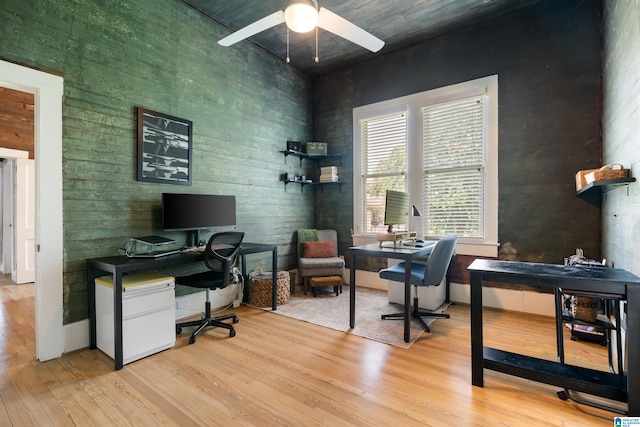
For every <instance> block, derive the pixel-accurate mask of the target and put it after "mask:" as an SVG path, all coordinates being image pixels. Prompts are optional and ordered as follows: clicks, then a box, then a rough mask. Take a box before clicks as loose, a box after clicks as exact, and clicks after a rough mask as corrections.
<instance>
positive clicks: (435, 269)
mask: <svg viewBox="0 0 640 427" xmlns="http://www.w3.org/2000/svg"><path fill="white" fill-rule="evenodd" d="M457 241H458V238H457V237H456V236H446V237H442V238H441V239H440V240H438V242H437V243H436V245H435V246H434V247H433V251H431V255H429V258H428V259H427V268H426V269H425V272H424V285H425V286H438V285H439V284H440V283H441V282H442V279H443V278H444V275H445V274H447V269H448V268H449V263H450V262H451V257H452V256H453V254H454V252H455V250H456V242H457Z"/></svg>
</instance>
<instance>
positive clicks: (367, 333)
mask: <svg viewBox="0 0 640 427" xmlns="http://www.w3.org/2000/svg"><path fill="white" fill-rule="evenodd" d="M445 308H446V307H442V308H441V309H440V310H438V311H439V312H440V311H442V310H443V309H445ZM265 309H267V310H271V309H270V308H265ZM401 311H402V305H398V304H392V303H389V301H388V300H387V292H386V291H381V290H378V289H370V288H360V287H359V288H356V326H355V328H353V329H351V328H349V286H345V287H344V292H343V293H342V294H340V295H338V296H336V295H335V294H334V293H319V294H318V296H317V297H314V296H313V295H312V294H311V292H309V293H308V294H307V295H304V293H303V292H302V290H300V289H296V292H295V293H294V294H292V295H291V297H290V298H289V302H288V303H286V304H283V305H279V306H278V309H277V310H276V311H274V312H273V313H276V314H279V315H282V316H286V317H291V318H294V319H298V320H303V321H305V322H309V323H313V324H316V325H320V326H324V327H327V328H331V329H336V330H338V331H343V332H347V333H350V334H354V335H358V336H361V337H364V338H368V339H371V340H375V341H379V342H382V343H386V344H390V345H394V346H396V347H401V348H405V349H406V348H409V346H411V344H413V343H414V342H415V340H416V339H418V338H419V337H420V336H421V335H422V334H423V333H424V329H423V328H422V326H420V324H419V323H418V322H416V321H415V320H411V335H410V336H411V342H408V343H406V342H404V328H403V324H404V322H403V321H402V319H399V320H395V319H393V320H382V319H381V318H380V316H381V315H382V314H389V313H399V312H401ZM434 320H436V319H425V321H426V323H427V324H431V323H432V322H433V321H434Z"/></svg>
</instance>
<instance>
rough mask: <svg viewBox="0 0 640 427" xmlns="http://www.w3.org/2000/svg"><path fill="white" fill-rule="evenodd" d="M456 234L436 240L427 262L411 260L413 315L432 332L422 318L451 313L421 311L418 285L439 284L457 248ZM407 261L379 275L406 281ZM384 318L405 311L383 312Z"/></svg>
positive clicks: (393, 316)
mask: <svg viewBox="0 0 640 427" xmlns="http://www.w3.org/2000/svg"><path fill="white" fill-rule="evenodd" d="M457 240H458V238H457V237H456V236H447V237H443V238H441V239H440V240H438V242H436V244H435V246H434V247H433V250H432V251H431V254H430V255H429V258H427V262H426V263H424V262H411V284H412V285H413V286H414V288H415V292H416V294H415V297H414V298H413V309H412V310H411V317H412V318H414V319H417V320H418V321H419V322H420V323H421V324H422V326H423V327H424V330H425V331H427V332H431V330H430V329H429V326H427V324H426V323H425V321H424V320H423V319H422V318H423V317H439V318H445V319H448V318H449V315H448V314H445V313H432V312H426V311H420V309H419V307H418V286H439V285H440V283H442V279H443V278H444V276H445V275H446V274H447V269H448V268H449V263H450V262H451V257H453V253H454V252H455V249H456V242H457ZM404 268H405V263H404V262H401V263H399V264H396V265H394V266H393V267H391V268H385V269H383V270H380V271H379V273H378V275H379V276H380V277H381V278H382V279H387V280H393V281H394V282H402V283H404ZM381 317H382V319H383V320H384V319H402V318H404V313H393V314H383V315H382V316H381Z"/></svg>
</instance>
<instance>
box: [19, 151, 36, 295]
mask: <svg viewBox="0 0 640 427" xmlns="http://www.w3.org/2000/svg"><path fill="white" fill-rule="evenodd" d="M35 190H36V185H35V161H34V160H33V159H16V217H15V222H14V223H15V230H14V233H15V238H16V258H15V259H16V268H15V273H16V274H15V278H14V281H15V282H16V283H18V284H19V283H31V282H34V281H35V274H36V226H35V225H36V224H35V201H36V194H35V193H36V192H35Z"/></svg>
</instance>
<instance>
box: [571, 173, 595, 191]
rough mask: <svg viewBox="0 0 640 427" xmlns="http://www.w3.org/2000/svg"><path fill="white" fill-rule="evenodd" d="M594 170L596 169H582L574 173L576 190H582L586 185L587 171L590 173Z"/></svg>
mask: <svg viewBox="0 0 640 427" xmlns="http://www.w3.org/2000/svg"><path fill="white" fill-rule="evenodd" d="M596 170H598V169H584V170H581V171H578V173H576V191H580V190H582V189H583V188H584V187H585V186H586V185H587V180H586V179H585V176H586V175H587V174H588V173H591V172H593V171H596Z"/></svg>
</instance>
